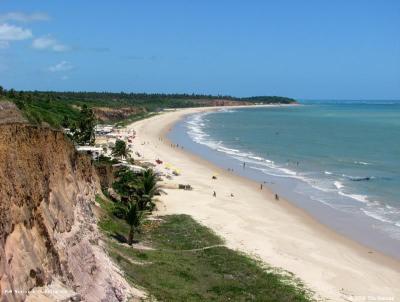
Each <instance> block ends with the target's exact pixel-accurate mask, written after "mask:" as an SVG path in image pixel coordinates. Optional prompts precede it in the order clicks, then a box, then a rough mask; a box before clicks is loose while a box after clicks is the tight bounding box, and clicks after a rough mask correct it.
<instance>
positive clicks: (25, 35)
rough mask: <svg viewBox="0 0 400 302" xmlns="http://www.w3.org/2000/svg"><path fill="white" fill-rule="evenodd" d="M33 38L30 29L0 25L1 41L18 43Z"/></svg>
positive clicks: (5, 24)
mask: <svg viewBox="0 0 400 302" xmlns="http://www.w3.org/2000/svg"><path fill="white" fill-rule="evenodd" d="M30 38H32V32H31V30H30V29H25V28H22V27H19V26H15V25H10V24H7V23H4V24H0V41H17V40H25V39H30Z"/></svg>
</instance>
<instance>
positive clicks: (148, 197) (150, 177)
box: [137, 169, 160, 211]
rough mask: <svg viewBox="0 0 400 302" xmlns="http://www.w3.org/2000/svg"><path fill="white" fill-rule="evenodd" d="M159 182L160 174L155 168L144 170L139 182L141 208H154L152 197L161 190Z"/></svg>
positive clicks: (139, 203)
mask: <svg viewBox="0 0 400 302" xmlns="http://www.w3.org/2000/svg"><path fill="white" fill-rule="evenodd" d="M157 182H158V176H157V174H156V173H155V172H154V170H153V169H146V170H145V171H144V172H143V174H142V177H141V178H140V181H139V184H138V192H137V195H138V205H139V209H140V210H142V211H144V210H152V209H153V208H154V203H153V202H152V199H153V197H154V195H156V194H158V193H159V191H160V189H159V186H158V185H157Z"/></svg>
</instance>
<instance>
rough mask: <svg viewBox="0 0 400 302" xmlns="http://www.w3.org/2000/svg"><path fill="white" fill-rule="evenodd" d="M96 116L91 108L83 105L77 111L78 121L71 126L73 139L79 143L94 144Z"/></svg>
mask: <svg viewBox="0 0 400 302" xmlns="http://www.w3.org/2000/svg"><path fill="white" fill-rule="evenodd" d="M95 126H96V117H95V115H94V113H93V110H92V109H90V108H88V107H87V105H83V106H82V109H81V112H80V113H79V118H78V122H77V124H76V126H75V127H73V130H74V131H73V135H72V138H73V140H74V141H75V142H76V143H77V144H79V145H94V141H95V131H94V128H95Z"/></svg>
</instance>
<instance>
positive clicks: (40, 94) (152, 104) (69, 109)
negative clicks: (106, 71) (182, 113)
mask: <svg viewBox="0 0 400 302" xmlns="http://www.w3.org/2000/svg"><path fill="white" fill-rule="evenodd" d="M0 97H4V98H7V99H8V100H10V101H12V102H14V103H15V104H16V105H17V106H18V108H19V109H21V110H22V112H23V113H24V115H25V117H26V118H27V119H28V120H29V121H30V122H31V123H35V124H42V123H46V124H48V125H50V126H52V127H54V128H60V127H66V126H70V125H73V124H74V123H77V122H78V119H79V115H80V109H81V108H82V107H83V106H84V105H86V106H87V107H88V108H95V107H108V108H117V109H118V108H123V107H125V108H126V107H135V108H138V109H139V110H138V111H137V113H136V114H132V115H131V116H128V117H127V120H132V121H134V120H137V119H142V118H145V117H148V116H150V115H152V114H154V112H157V111H159V110H162V109H164V108H185V107H199V106H210V105H221V104H223V102H226V101H229V102H238V104H243V103H250V104H251V103H263V104H271V103H281V104H289V103H294V102H296V101H295V100H294V99H290V98H285V97H277V96H259V97H248V98H237V97H231V96H221V95H218V96H213V95H197V94H146V93H124V92H121V93H111V92H55V91H15V90H14V89H8V90H6V89H3V87H1V86H0ZM124 120H125V118H124ZM112 122H115V123H118V122H121V121H120V120H112ZM122 123H124V122H122Z"/></svg>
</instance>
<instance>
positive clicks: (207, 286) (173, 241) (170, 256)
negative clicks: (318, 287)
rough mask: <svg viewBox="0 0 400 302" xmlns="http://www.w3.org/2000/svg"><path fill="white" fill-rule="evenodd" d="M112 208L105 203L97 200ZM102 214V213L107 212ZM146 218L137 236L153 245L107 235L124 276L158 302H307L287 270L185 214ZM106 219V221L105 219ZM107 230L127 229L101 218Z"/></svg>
mask: <svg viewBox="0 0 400 302" xmlns="http://www.w3.org/2000/svg"><path fill="white" fill-rule="evenodd" d="M99 203H100V204H101V205H102V207H103V206H104V209H105V212H107V213H111V208H110V202H109V201H103V200H102V201H101V202H99ZM106 216H107V214H106ZM160 218H161V221H147V222H146V223H145V225H144V226H143V230H142V232H141V234H139V236H137V237H136V238H137V239H139V240H141V241H142V242H143V243H144V244H147V245H150V246H151V247H152V248H154V250H138V249H134V248H131V247H128V246H126V245H122V244H120V243H118V242H117V241H115V240H108V247H109V252H110V255H111V257H112V258H113V259H114V260H115V261H116V262H117V263H118V264H119V266H120V267H121V268H122V269H123V271H124V272H125V274H126V277H127V278H128V279H129V280H130V281H131V282H133V283H134V284H136V285H139V286H142V287H144V288H145V289H146V290H147V291H148V292H149V293H150V294H151V295H152V296H153V297H155V298H156V299H157V300H159V301H288V302H289V301H312V298H310V297H311V295H310V292H309V291H308V290H307V289H305V288H304V287H303V286H302V284H301V283H299V282H298V281H297V280H295V279H293V277H291V276H290V275H288V274H281V273H278V272H277V271H276V270H274V269H267V268H265V267H263V265H262V264H261V263H259V262H258V261H257V260H254V259H252V258H250V257H249V256H247V255H245V254H242V253H239V252H237V251H234V250H231V249H229V248H227V247H225V246H217V247H214V248H209V249H204V250H197V249H199V248H204V247H209V246H214V245H221V244H223V240H222V239H221V238H219V237H218V236H217V235H216V234H214V233H213V232H212V231H211V230H210V229H208V228H207V227H205V226H202V225H200V224H199V223H197V222H196V221H195V220H193V219H192V218H191V217H190V216H187V215H169V216H163V217H160ZM106 221H107V222H106ZM100 226H101V228H102V229H103V230H105V231H107V233H108V234H110V235H112V232H118V233H119V234H123V235H124V236H125V235H126V234H127V230H126V225H124V222H123V221H120V220H118V219H117V218H115V217H107V218H105V220H104V219H102V220H101V221H100Z"/></svg>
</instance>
